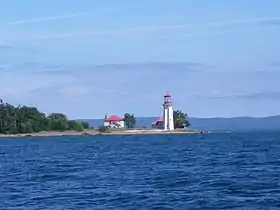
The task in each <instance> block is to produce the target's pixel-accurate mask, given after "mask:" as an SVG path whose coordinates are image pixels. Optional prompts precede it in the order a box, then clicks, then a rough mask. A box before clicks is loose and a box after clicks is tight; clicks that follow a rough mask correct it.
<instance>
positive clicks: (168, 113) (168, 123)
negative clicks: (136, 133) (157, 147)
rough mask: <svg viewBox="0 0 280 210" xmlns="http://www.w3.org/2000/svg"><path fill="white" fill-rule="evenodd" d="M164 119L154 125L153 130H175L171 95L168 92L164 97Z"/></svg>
mask: <svg viewBox="0 0 280 210" xmlns="http://www.w3.org/2000/svg"><path fill="white" fill-rule="evenodd" d="M162 106H163V117H160V118H159V119H158V120H156V121H155V122H153V123H152V127H153V128H159V129H164V130H166V131H172V130H174V119H173V107H172V100H171V95H170V94H169V93H168V92H167V93H166V94H165V95H164V103H163V105H162Z"/></svg>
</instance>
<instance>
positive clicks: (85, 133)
mask: <svg viewBox="0 0 280 210" xmlns="http://www.w3.org/2000/svg"><path fill="white" fill-rule="evenodd" d="M201 132H202V131H195V130H174V131H164V130H145V129H143V130H125V131H111V132H105V133H102V132H99V131H96V130H85V131H60V132H59V131H45V132H38V133H21V134H0V138H11V137H56V136H111V135H163V134H200V133H201Z"/></svg>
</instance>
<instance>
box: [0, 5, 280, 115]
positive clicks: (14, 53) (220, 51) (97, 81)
mask: <svg viewBox="0 0 280 210" xmlns="http://www.w3.org/2000/svg"><path fill="white" fill-rule="evenodd" d="M279 37H280V1H279V0H246V1H244V0H235V1H226V0H211V1H209V0H153V1H151V0H142V1H131V0H118V1H115V0H102V1H97V0H79V1H78V0H76V1H74V0H73V1H68V0H40V1H38V0H25V1H22V0H9V1H4V2H2V4H1V12H0V97H1V98H3V99H4V101H5V102H8V103H12V104H14V105H18V104H21V105H28V106H35V107H37V108H38V109H39V110H41V111H42V112H45V113H47V114H49V113H52V112H62V113H65V114H66V115H68V116H69V118H71V119H77V118H79V119H89V118H103V117H104V115H105V114H108V115H113V114H116V115H120V116H121V115H123V114H124V113H125V112H130V113H134V115H136V116H139V117H140V116H141V117H145V116H160V115H161V114H162V101H163V95H164V94H165V92H166V91H169V92H170V93H171V94H172V97H173V104H174V109H179V110H182V111H184V112H186V113H187V114H188V115H189V116H192V117H238V116H252V117H260V116H271V115H278V114H280V110H279V107H280V85H279V84H280V83H279V81H280V58H279V54H280V40H279ZM277 55H278V56H277Z"/></svg>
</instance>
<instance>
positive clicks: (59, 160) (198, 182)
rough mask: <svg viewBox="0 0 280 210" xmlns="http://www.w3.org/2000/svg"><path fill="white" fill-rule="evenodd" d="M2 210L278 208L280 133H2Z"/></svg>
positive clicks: (0, 142) (0, 141)
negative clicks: (13, 135) (6, 136)
mask: <svg viewBox="0 0 280 210" xmlns="http://www.w3.org/2000/svg"><path fill="white" fill-rule="evenodd" d="M0 209H1V210H2V209H3V210H8V209H12V210H17V209H20V210H27V209H28V210H33V209H34V210H35V209H36V210H37V209H44V210H45V209H52V210H57V209H75V210H76V209H86V210H87V209H94V210H98V209H104V210H109V209H124V210H125V209H182V210H185V209H254V210H256V209H280V133H269V132H267V133H235V134H230V135H229V134H210V135H205V136H204V138H201V135H169V136H168V135H166V136H165V135H158V136H157V135H151V136H94V137H90V136H84V137H81V136H79V137H52V138H49V137H43V138H37V137H28V138H18V139H0Z"/></svg>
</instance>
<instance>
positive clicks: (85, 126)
mask: <svg viewBox="0 0 280 210" xmlns="http://www.w3.org/2000/svg"><path fill="white" fill-rule="evenodd" d="M81 124H82V126H83V128H84V129H89V128H90V127H91V126H90V125H89V123H88V122H84V121H83V122H81Z"/></svg>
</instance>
